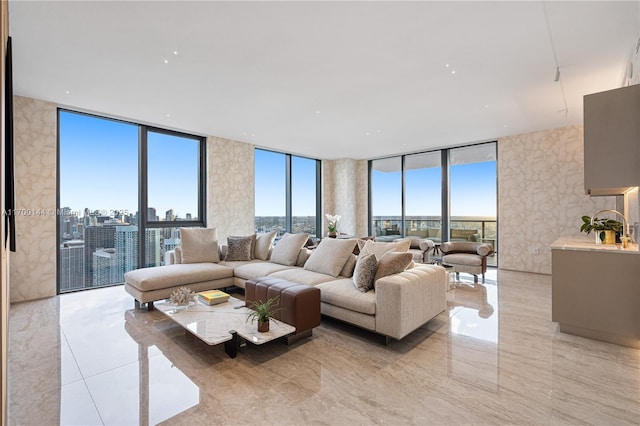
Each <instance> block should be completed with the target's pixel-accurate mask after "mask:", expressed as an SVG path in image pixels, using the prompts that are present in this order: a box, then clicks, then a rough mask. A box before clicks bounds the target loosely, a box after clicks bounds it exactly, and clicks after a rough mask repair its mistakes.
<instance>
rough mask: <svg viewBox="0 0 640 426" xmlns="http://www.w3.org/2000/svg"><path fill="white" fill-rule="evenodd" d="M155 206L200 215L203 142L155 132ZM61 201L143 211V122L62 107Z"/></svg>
mask: <svg viewBox="0 0 640 426" xmlns="http://www.w3.org/2000/svg"><path fill="white" fill-rule="evenodd" d="M148 147H149V148H148V150H149V155H148V157H149V182H150V185H149V206H150V207H155V208H156V209H157V212H158V215H159V216H161V217H164V213H165V211H166V210H168V209H170V208H173V209H174V210H175V212H176V213H177V214H179V215H180V216H182V217H184V216H185V214H186V213H191V214H192V215H193V216H194V217H195V216H196V215H197V191H198V190H197V188H198V187H197V166H198V163H197V158H198V156H197V149H198V146H197V142H196V141H193V140H190V139H182V138H177V137H173V136H171V137H169V136H166V135H163V134H159V133H149V138H148ZM60 207H70V208H71V209H72V210H74V211H79V212H80V214H81V215H83V214H84V208H85V207H88V208H89V209H91V210H106V211H107V212H110V211H112V210H125V211H128V212H129V213H131V214H135V212H136V211H138V127H137V126H136V125H132V124H127V123H122V122H118V121H113V120H106V119H101V118H96V117H92V116H88V115H84V114H76V113H72V112H68V111H61V112H60Z"/></svg>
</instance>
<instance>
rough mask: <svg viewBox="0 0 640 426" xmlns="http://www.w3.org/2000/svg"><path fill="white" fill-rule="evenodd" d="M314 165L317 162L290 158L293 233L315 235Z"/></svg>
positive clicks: (301, 158)
mask: <svg viewBox="0 0 640 426" xmlns="http://www.w3.org/2000/svg"><path fill="white" fill-rule="evenodd" d="M316 164H317V160H313V159H310V158H303V157H296V156H294V155H292V156H291V230H292V232H293V233H307V234H309V235H312V236H319V235H317V233H316V198H317V197H316Z"/></svg>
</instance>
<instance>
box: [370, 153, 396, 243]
mask: <svg viewBox="0 0 640 426" xmlns="http://www.w3.org/2000/svg"><path fill="white" fill-rule="evenodd" d="M371 220H372V229H373V232H374V235H375V237H376V240H378V241H385V240H389V241H390V240H393V239H396V238H398V237H400V236H401V235H402V157H392V158H384V159H380V160H373V161H372V165H371Z"/></svg>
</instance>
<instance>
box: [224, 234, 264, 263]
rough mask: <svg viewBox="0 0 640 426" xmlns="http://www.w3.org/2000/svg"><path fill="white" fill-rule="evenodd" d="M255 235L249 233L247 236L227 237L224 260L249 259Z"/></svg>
mask: <svg viewBox="0 0 640 426" xmlns="http://www.w3.org/2000/svg"><path fill="white" fill-rule="evenodd" d="M255 240H256V236H255V234H254V235H249V236H248V237H234V236H229V237H227V255H226V256H225V258H224V260H227V261H234V260H236V261H237V260H251V252H252V250H251V249H252V248H253V245H254V243H255Z"/></svg>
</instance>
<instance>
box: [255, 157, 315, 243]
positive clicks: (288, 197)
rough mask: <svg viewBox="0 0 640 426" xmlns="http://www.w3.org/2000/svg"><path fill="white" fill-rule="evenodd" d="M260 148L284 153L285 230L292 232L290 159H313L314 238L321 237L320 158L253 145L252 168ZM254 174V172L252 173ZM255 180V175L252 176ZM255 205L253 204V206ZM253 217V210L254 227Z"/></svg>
mask: <svg viewBox="0 0 640 426" xmlns="http://www.w3.org/2000/svg"><path fill="white" fill-rule="evenodd" d="M257 150H260V151H266V152H271V153H274V154H280V155H284V163H285V220H284V223H285V232H293V231H292V229H293V203H292V188H293V185H292V182H293V181H292V159H293V157H296V158H303V159H305V160H311V161H315V165H316V170H315V172H316V185H315V191H316V234H315V237H316V238H321V237H322V232H321V229H322V160H318V159H317V158H311V157H306V156H304V155H295V154H289V153H286V152H280V151H275V150H272V149H266V148H260V147H255V148H254V168H255V151H257ZM254 175H255V173H254ZM254 180H255V177H254ZM254 185H255V181H254ZM254 207H255V206H254ZM255 218H256V214H255V212H254V220H253V223H254V228H255ZM310 236H312V237H313V236H314V235H310Z"/></svg>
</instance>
